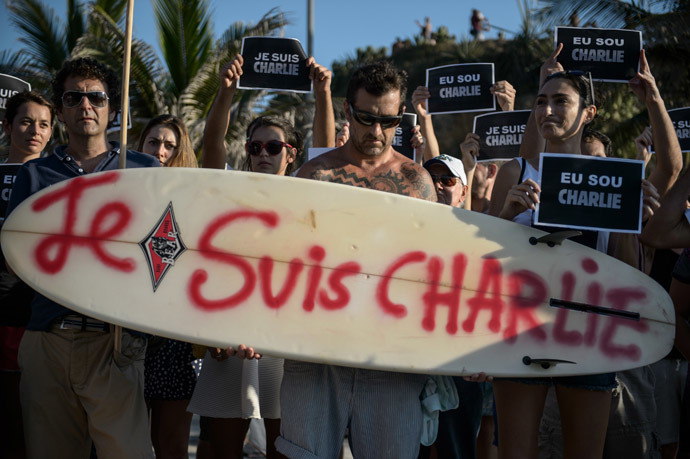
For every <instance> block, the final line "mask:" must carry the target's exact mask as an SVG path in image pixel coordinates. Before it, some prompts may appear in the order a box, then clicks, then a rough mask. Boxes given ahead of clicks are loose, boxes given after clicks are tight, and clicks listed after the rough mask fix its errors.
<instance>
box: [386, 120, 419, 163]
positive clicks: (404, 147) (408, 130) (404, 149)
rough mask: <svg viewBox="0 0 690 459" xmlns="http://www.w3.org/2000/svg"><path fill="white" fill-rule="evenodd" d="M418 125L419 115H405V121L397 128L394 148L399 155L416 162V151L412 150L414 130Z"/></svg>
mask: <svg viewBox="0 0 690 459" xmlns="http://www.w3.org/2000/svg"><path fill="white" fill-rule="evenodd" d="M416 125H417V115H416V114H415V113H403V119H402V121H401V122H400V124H399V125H398V126H396V128H395V137H393V145H392V146H393V148H394V149H395V151H397V152H398V153H402V154H403V155H405V156H407V157H408V158H410V159H411V160H412V161H414V160H415V150H414V148H412V143H411V142H412V128H414V127H415V126H416Z"/></svg>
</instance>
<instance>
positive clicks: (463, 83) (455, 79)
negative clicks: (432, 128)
mask: <svg viewBox="0 0 690 459" xmlns="http://www.w3.org/2000/svg"><path fill="white" fill-rule="evenodd" d="M493 84H494V64H453V65H444V66H442V67H434V68H431V69H427V70H426V86H427V88H429V93H430V97H429V98H428V99H427V101H426V110H427V113H429V114H432V115H433V114H441V113H463V112H480V111H488V110H496V98H495V97H494V96H493V94H491V91H490V88H491V86H492V85H493Z"/></svg>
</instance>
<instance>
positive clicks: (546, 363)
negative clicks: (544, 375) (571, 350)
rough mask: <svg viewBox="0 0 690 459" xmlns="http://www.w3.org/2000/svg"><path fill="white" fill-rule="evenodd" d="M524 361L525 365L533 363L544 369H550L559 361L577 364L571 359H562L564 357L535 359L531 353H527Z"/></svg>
mask: <svg viewBox="0 0 690 459" xmlns="http://www.w3.org/2000/svg"><path fill="white" fill-rule="evenodd" d="M522 363H524V364H525V365H532V364H533V363H534V364H536V365H540V366H541V367H542V368H543V369H545V370H548V369H549V368H551V367H552V366H553V367H555V366H556V365H558V364H559V363H572V364H575V362H573V361H571V360H562V359H533V358H532V357H530V356H529V355H526V356H524V357H523V358H522Z"/></svg>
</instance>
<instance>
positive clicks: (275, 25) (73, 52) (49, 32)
mask: <svg viewBox="0 0 690 459" xmlns="http://www.w3.org/2000/svg"><path fill="white" fill-rule="evenodd" d="M66 2H67V18H66V19H65V20H63V19H61V18H59V17H57V15H56V14H55V12H54V10H53V9H52V8H50V7H49V6H46V5H45V4H44V3H42V2H41V1H40V0H23V1H21V2H8V10H9V12H10V20H11V21H12V23H13V24H14V25H15V26H16V27H17V28H18V29H19V31H20V33H21V38H20V40H21V42H22V43H23V44H24V48H23V49H22V51H21V52H19V53H9V52H3V53H2V54H0V69H1V70H2V71H3V73H9V74H12V75H16V76H18V77H20V78H23V79H26V80H27V81H29V82H30V83H31V85H32V86H33V87H35V88H36V89H38V90H41V91H44V92H46V93H47V92H48V90H49V83H50V81H51V79H52V76H53V75H54V74H55V72H57V70H59V69H60V68H61V67H62V64H63V62H64V61H65V60H67V59H69V58H73V57H79V56H90V57H94V58H96V59H98V60H100V61H102V62H106V63H107V64H108V65H110V66H111V67H112V68H113V70H114V71H115V72H117V73H118V74H122V70H123V69H122V59H121V58H113V56H123V55H124V47H123V43H124V35H125V30H124V29H125V12H126V11H125V10H126V7H127V0H93V1H91V2H88V3H83V2H79V1H77V0H66ZM153 9H154V16H155V18H154V19H155V24H156V28H157V30H158V36H159V44H160V47H161V49H162V54H163V59H162V60H161V59H160V58H159V57H158V55H157V54H156V52H155V50H154V48H153V47H152V46H151V45H150V44H148V43H145V42H143V41H142V40H137V39H133V40H132V49H131V67H130V112H131V118H132V121H133V129H132V131H131V132H130V136H129V139H130V142H129V143H130V146H132V145H135V144H136V143H137V139H138V136H139V133H140V130H141V129H142V128H143V126H144V125H145V123H146V122H148V120H149V119H151V118H152V117H154V116H157V115H159V114H163V113H171V114H174V115H176V116H179V117H181V118H182V119H183V120H184V121H185V123H186V124H187V127H188V129H189V132H190V136H191V138H192V144H193V145H194V147H195V150H196V151H197V152H198V153H199V154H200V153H201V152H200V145H201V137H202V135H203V130H204V126H205V120H206V116H207V114H208V111H209V109H210V107H211V105H212V103H213V99H214V98H215V95H216V92H217V91H218V85H219V79H218V75H219V71H220V67H221V66H222V65H223V64H224V63H225V62H227V61H228V60H230V59H232V58H233V57H234V56H235V54H237V53H239V51H240V49H241V45H242V37H244V36H270V35H273V34H275V33H276V32H277V31H278V30H280V29H281V28H282V27H284V26H285V25H286V24H287V18H286V17H285V15H284V14H283V13H282V12H280V10H278V9H272V10H270V11H269V12H268V13H266V15H264V16H263V17H262V18H261V19H260V20H259V21H258V22H257V23H256V24H248V25H245V24H243V23H241V22H236V23H234V24H232V25H231V26H230V27H229V28H228V29H227V30H226V31H225V32H224V33H223V34H222V35H221V38H220V39H215V38H214V35H213V27H212V21H211V12H210V9H209V5H208V0H184V1H183V0H153ZM135 21H136V19H135ZM263 95H264V93H263V92H262V91H238V92H237V95H236V101H235V104H234V105H233V115H232V116H233V123H232V124H231V127H230V129H229V133H228V141H229V142H230V144H231V145H233V146H235V147H236V146H237V145H240V142H241V139H243V138H244V131H245V130H246V126H247V125H248V123H249V121H250V120H251V119H252V118H253V108H254V106H255V105H256V103H257V101H258V100H260V98H261V97H262V96H263ZM54 137H57V139H56V140H57V141H62V142H64V141H65V138H64V133H61V132H57V136H54ZM241 143H242V144H243V142H241ZM232 151H233V152H234V153H233V155H234V156H238V157H239V156H241V155H242V154H243V153H242V150H241V149H239V148H232ZM230 161H231V163H235V164H236V163H237V160H235V159H234V158H231V160H230Z"/></svg>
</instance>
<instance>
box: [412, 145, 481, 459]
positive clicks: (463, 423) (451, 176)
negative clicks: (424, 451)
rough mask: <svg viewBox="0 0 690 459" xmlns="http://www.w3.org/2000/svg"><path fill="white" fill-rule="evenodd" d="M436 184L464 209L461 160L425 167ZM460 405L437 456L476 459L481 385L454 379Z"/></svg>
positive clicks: (443, 426)
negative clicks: (472, 458) (474, 458)
mask: <svg viewBox="0 0 690 459" xmlns="http://www.w3.org/2000/svg"><path fill="white" fill-rule="evenodd" d="M424 168H425V169H426V170H427V172H429V175H431V180H433V182H434V187H435V189H436V196H437V197H438V202H439V203H441V204H448V205H449V206H453V207H463V203H464V202H465V197H466V196H467V174H465V167H464V166H463V163H462V161H461V160H459V159H457V158H454V157H452V156H449V155H440V156H436V157H435V158H432V159H430V160H429V161H427V162H425V163H424ZM453 381H454V382H455V386H456V389H457V391H458V397H459V400H460V403H459V405H458V407H457V408H456V409H453V410H449V411H442V412H441V413H440V414H439V419H438V420H439V423H438V435H437V437H436V442H435V443H434V445H435V446H436V452H437V453H438V456H439V457H475V456H476V449H475V440H476V438H477V432H478V431H479V423H480V421H481V417H482V389H481V386H480V385H479V383H476V382H470V381H465V380H464V379H463V378H461V377H458V376H454V377H453Z"/></svg>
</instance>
